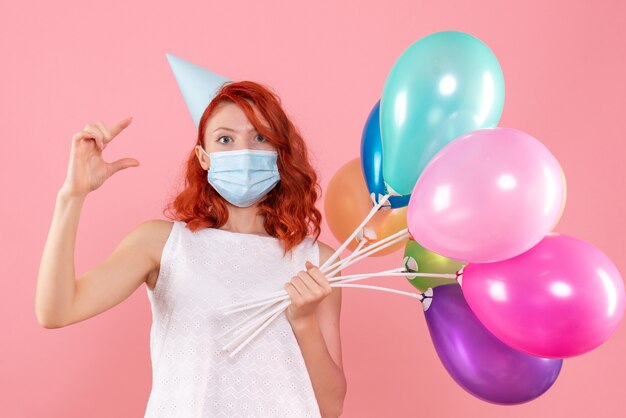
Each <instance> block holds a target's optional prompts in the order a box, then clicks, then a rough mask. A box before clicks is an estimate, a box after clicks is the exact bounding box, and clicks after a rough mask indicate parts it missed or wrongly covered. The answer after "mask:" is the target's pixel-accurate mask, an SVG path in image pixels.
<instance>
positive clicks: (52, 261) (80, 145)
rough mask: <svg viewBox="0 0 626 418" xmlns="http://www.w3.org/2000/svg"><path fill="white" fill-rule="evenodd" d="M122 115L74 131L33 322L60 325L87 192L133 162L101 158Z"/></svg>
mask: <svg viewBox="0 0 626 418" xmlns="http://www.w3.org/2000/svg"><path fill="white" fill-rule="evenodd" d="M130 121H131V119H130V118H128V119H125V120H123V121H121V122H120V123H118V124H117V125H114V126H113V127H111V128H110V129H108V128H107V127H106V126H104V124H103V123H102V122H100V121H98V122H96V123H95V124H87V125H86V126H85V128H84V129H83V130H82V131H80V132H77V133H76V134H74V136H73V137H72V143H71V153H70V159H69V164H68V171H67V177H66V180H65V182H64V183H63V186H62V187H61V189H60V190H59V191H58V192H57V197H56V204H55V208H54V215H53V217H52V223H51V225H50V230H49V232H48V237H47V239H46V243H45V245H44V249H43V253H42V256H41V261H40V265H39V271H38V273H37V287H36V292H35V314H36V317H37V321H38V322H39V323H40V324H41V325H42V326H44V327H46V328H56V327H59V326H63V325H64V324H65V323H66V321H67V315H68V312H69V311H70V309H71V306H72V305H73V303H74V300H75V296H76V289H77V286H76V280H75V271H74V251H75V244H76V231H77V229H78V222H79V218H80V212H81V209H82V206H83V203H84V201H85V198H86V197H87V194H88V193H89V192H91V191H93V190H95V189H97V188H98V187H100V186H101V185H102V184H103V183H104V181H105V180H106V179H108V178H109V177H110V176H111V175H113V174H114V173H116V172H117V171H119V170H122V169H124V168H128V167H132V166H137V165H139V162H138V161H137V160H135V159H132V158H123V159H120V160H117V161H115V162H113V163H107V162H105V161H104V160H103V159H102V151H103V150H104V148H105V147H106V146H107V144H108V143H109V142H110V141H111V140H112V139H113V138H114V137H115V136H116V135H117V134H118V133H119V132H121V131H122V129H124V128H125V127H126V126H128V125H129V124H130Z"/></svg>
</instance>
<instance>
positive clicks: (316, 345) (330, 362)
mask: <svg viewBox="0 0 626 418" xmlns="http://www.w3.org/2000/svg"><path fill="white" fill-rule="evenodd" d="M318 244H319V246H320V265H321V264H323V263H324V262H325V261H326V260H327V259H328V258H329V257H330V256H331V255H332V254H333V253H334V250H333V249H332V248H331V247H329V246H328V245H326V244H324V243H322V242H320V241H318ZM306 268H307V269H308V270H307V272H306V273H305V272H304V271H302V272H300V273H299V275H298V276H296V277H294V278H293V279H292V280H291V282H290V283H291V284H292V286H288V285H287V286H286V289H287V291H288V292H289V294H290V296H291V298H292V305H294V306H293V307H290V308H291V309H293V312H292V313H291V314H288V315H287V317H288V318H289V321H290V323H291V326H292V329H293V331H294V334H295V336H296V339H297V340H298V344H299V345H300V350H301V351H302V356H303V358H304V362H305V364H306V367H307V370H308V372H309V375H310V377H311V383H312V385H313V390H314V391H315V397H316V399H317V402H318V405H319V407H320V413H321V415H322V416H323V417H324V418H331V417H333V418H334V417H338V416H340V415H341V413H342V411H343V402H344V398H345V396H346V392H347V382H346V377H345V375H344V371H343V360H342V354H341V333H340V329H339V320H340V313H341V288H340V287H330V286H329V283H328V279H327V278H326V277H325V276H324V275H323V274H322V273H321V272H320V271H319V269H318V268H317V267H316V266H313V265H312V264H309V263H307V265H306ZM338 275H341V272H339V273H338ZM289 310H290V309H288V310H287V312H289ZM312 311H314V312H312Z"/></svg>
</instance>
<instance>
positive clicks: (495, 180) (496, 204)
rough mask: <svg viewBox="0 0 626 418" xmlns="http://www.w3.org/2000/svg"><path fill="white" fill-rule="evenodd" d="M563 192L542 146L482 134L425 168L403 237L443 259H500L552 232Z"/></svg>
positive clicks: (506, 134) (503, 134) (498, 132)
mask: <svg viewBox="0 0 626 418" xmlns="http://www.w3.org/2000/svg"><path fill="white" fill-rule="evenodd" d="M565 189H566V186H565V176H564V175H563V171H562V170H561V166H560V165H559V163H558V161H557V160H556V158H555V157H554V156H553V155H552V154H551V153H550V151H549V150H548V149H547V148H546V147H545V146H544V145H543V144H542V143H541V142H539V141H538V140H536V139H535V138H533V137H532V136H530V135H528V134H526V133H524V132H521V131H518V130H516V129H511V128H490V129H480V130H477V131H473V132H470V133H468V134H466V135H463V136H460V137H458V138H457V139H455V140H454V141H452V142H450V143H449V144H448V145H446V146H445V147H444V148H442V149H441V150H440V151H439V152H438V153H437V154H436V155H435V156H434V157H433V159H432V160H431V161H430V162H429V163H428V165H427V166H426V168H425V169H424V171H423V172H422V174H421V175H420V177H419V178H418V180H417V183H416V184H415V188H414V189H413V193H412V194H411V199H410V201H409V206H408V211H407V222H408V227H409V231H410V232H411V235H412V236H413V238H414V239H415V240H416V241H417V242H419V243H420V245H422V246H423V247H426V248H427V249H429V250H430V251H433V252H435V253H437V254H441V255H443V256H446V257H450V258H455V259H458V260H464V261H469V262H475V263H487V262H492V261H498V260H504V259H507V258H511V257H514V256H516V255H518V254H521V253H523V252H524V251H526V250H528V249H530V248H531V247H533V246H534V245H536V244H537V243H538V242H539V241H541V239H542V238H543V237H545V236H546V234H547V233H548V232H550V231H551V230H552V229H553V228H554V227H555V226H556V224H557V222H558V220H559V219H560V217H561V213H562V211H563V208H564V205H565Z"/></svg>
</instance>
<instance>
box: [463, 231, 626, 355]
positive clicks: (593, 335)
mask: <svg viewBox="0 0 626 418" xmlns="http://www.w3.org/2000/svg"><path fill="white" fill-rule="evenodd" d="M462 286H463V294H464V295H465V298H466V299H467V303H468V304H469V306H470V307H471V309H472V311H473V312H474V313H475V314H476V316H477V317H478V318H479V319H480V321H481V322H482V323H483V324H484V325H485V327H487V328H488V329H489V330H490V331H491V332H493V333H494V335H496V336H497V337H498V338H499V339H500V340H502V341H504V342H505V343H506V344H508V345H510V346H512V347H515V348H516V349H518V350H521V351H524V352H526V353H529V354H534V355H536V356H542V357H551V358H567V357H572V356H577V355H580V354H583V353H586V352H588V351H590V350H593V349H594V348H596V347H598V346H599V345H600V344H602V343H604V342H605V341H606V340H607V339H608V338H609V337H610V336H611V335H612V334H613V332H615V330H616V329H617V327H618V325H619V323H620V321H621V320H622V318H623V316H624V309H625V306H626V301H625V298H626V296H625V294H624V281H623V279H622V277H621V275H620V273H619V271H618V270H617V267H616V266H615V264H613V262H612V261H611V259H609V257H607V256H606V255H605V254H604V253H603V252H602V251H600V250H599V249H597V248H595V247H594V246H592V245H591V244H588V243H586V242H585V241H583V240H580V239H578V238H574V237H570V236H567V235H561V234H550V235H548V236H546V237H545V238H544V239H543V240H542V241H541V242H540V243H539V244H537V245H536V246H534V247H533V248H531V249H530V250H528V251H526V252H524V253H522V254H520V255H518V256H517V257H513V258H510V259H508V260H502V261H498V262H496V263H486V264H472V263H470V264H468V265H467V266H465V267H464V268H463V278H462Z"/></svg>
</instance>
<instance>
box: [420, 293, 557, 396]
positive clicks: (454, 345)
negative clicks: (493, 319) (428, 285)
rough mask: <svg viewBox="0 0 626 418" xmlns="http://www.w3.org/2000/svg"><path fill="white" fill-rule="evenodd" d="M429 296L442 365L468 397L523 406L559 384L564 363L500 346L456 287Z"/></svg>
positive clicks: (429, 311) (426, 303)
mask: <svg viewBox="0 0 626 418" xmlns="http://www.w3.org/2000/svg"><path fill="white" fill-rule="evenodd" d="M431 291H432V293H430V292H431ZM429 293H430V296H429ZM425 296H427V297H426V298H425V299H424V300H423V301H422V304H423V306H424V309H425V312H424V314H425V316H426V323H427V324H428V330H429V331H430V335H431V337H432V340H433V344H434V346H435V349H436V350H437V354H438V355H439V359H440V360H441V362H442V363H443V365H444V367H445V368H446V370H447V371H448V373H449V374H450V376H452V378H453V379H454V380H455V381H456V382H457V383H458V384H459V385H460V386H461V387H462V388H463V389H465V390H466V391H467V392H469V393H470V394H472V395H474V396H476V397H478V398H480V399H482V400H484V401H487V402H491V403H496V404H504V405H510V404H519V403H523V402H528V401H531V400H533V399H535V398H537V397H539V396H540V395H542V394H543V393H544V392H545V391H547V390H548V389H549V388H550V387H551V386H552V384H553V383H554V382H555V381H556V378H557V377H558V376H559V373H560V371H561V366H562V364H563V360H562V359H551V358H543V357H536V356H532V355H530V354H527V353H524V352H521V351H518V350H516V349H514V348H512V347H510V346H508V345H506V344H505V343H503V342H502V341H500V340H499V339H498V338H496V336H495V335H493V334H492V333H491V332H490V331H489V330H487V328H486V327H485V326H484V325H483V324H482V322H480V321H479V320H478V318H477V317H476V315H474V313H473V312H472V310H471V309H470V307H469V305H468V304H467V302H466V301H465V297H464V296H463V291H462V290H461V286H459V285H458V284H456V283H454V284H446V285H442V286H438V287H436V288H434V289H432V290H429V291H428V292H427V293H425Z"/></svg>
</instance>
